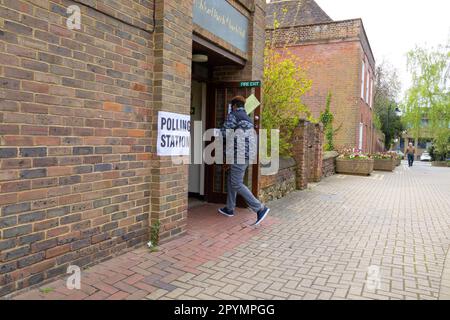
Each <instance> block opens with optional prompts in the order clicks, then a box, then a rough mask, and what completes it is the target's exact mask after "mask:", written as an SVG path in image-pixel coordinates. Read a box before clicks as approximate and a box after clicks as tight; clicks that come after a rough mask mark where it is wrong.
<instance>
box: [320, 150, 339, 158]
mask: <svg viewBox="0 0 450 320" xmlns="http://www.w3.org/2000/svg"><path fill="white" fill-rule="evenodd" d="M338 156H339V153H338V152H337V151H325V152H324V153H323V160H327V159H330V158H337V157H338Z"/></svg>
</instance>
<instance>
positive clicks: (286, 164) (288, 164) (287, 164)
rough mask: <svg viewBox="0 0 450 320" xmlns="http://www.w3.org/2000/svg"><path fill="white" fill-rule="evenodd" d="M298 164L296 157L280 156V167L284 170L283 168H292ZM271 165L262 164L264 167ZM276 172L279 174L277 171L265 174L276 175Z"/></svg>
mask: <svg viewBox="0 0 450 320" xmlns="http://www.w3.org/2000/svg"><path fill="white" fill-rule="evenodd" d="M296 165H297V164H296V162H295V160H294V158H291V157H286V158H280V167H279V170H283V169H287V168H292V167H295V166H296ZM269 166H270V164H265V165H262V167H263V168H264V167H269ZM275 174H277V173H276V172H275V173H273V174H265V175H266V176H271V175H275Z"/></svg>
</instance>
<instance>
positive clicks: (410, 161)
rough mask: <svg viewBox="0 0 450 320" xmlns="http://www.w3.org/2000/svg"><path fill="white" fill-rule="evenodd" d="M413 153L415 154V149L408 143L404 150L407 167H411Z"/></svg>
mask: <svg viewBox="0 0 450 320" xmlns="http://www.w3.org/2000/svg"><path fill="white" fill-rule="evenodd" d="M415 153H416V148H414V146H413V144H412V143H411V142H410V143H409V144H408V147H407V148H406V155H407V157H408V167H412V166H413V163H414V155H415Z"/></svg>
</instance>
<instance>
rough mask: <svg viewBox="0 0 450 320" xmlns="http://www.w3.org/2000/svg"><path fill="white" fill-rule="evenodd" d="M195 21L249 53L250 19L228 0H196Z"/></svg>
mask: <svg viewBox="0 0 450 320" xmlns="http://www.w3.org/2000/svg"><path fill="white" fill-rule="evenodd" d="M193 19H194V23H196V24H198V25H199V26H200V27H202V28H204V29H206V30H208V31H209V32H211V33H213V34H215V35H216V36H218V37H219V38H221V39H222V40H225V41H226V42H228V43H229V44H231V45H233V46H234V47H236V48H238V49H239V50H241V51H243V52H245V53H247V50H248V48H247V46H248V24H249V22H248V19H247V17H246V16H244V15H243V14H242V13H240V12H239V11H238V10H237V9H236V8H234V7H233V6H232V5H231V4H230V3H229V2H228V1H226V0H194V18H193Z"/></svg>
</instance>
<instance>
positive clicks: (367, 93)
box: [366, 70, 370, 104]
mask: <svg viewBox="0 0 450 320" xmlns="http://www.w3.org/2000/svg"><path fill="white" fill-rule="evenodd" d="M369 88H370V72H369V70H367V81H366V103H367V104H369Z"/></svg>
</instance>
